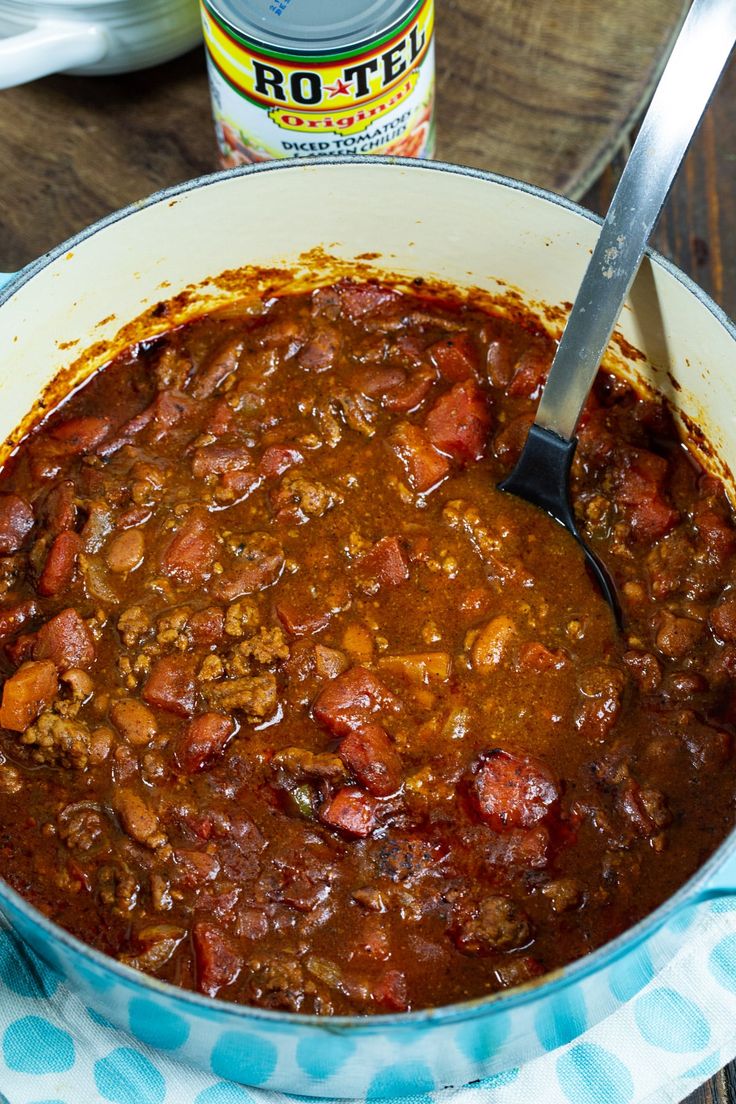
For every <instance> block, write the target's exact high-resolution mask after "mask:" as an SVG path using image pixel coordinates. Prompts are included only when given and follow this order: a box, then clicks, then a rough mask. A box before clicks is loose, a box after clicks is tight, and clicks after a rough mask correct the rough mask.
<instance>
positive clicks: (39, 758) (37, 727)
mask: <svg viewBox="0 0 736 1104" xmlns="http://www.w3.org/2000/svg"><path fill="white" fill-rule="evenodd" d="M18 742H19V743H20V744H22V745H23V747H24V748H26V749H27V751H28V754H29V757H30V759H32V761H33V762H34V763H39V764H43V765H44V766H47V767H66V768H72V769H75V770H84V769H85V767H87V766H89V765H90V762H91V760H92V759H93V758H94V748H95V740H94V738H93V734H92V732H91V731H90V729H89V726H88V725H87V724H85V723H84V721H79V720H71V719H67V718H65V717H60V716H59V715H58V713H54V712H52V711H51V710H47V711H46V712H45V713H42V714H41V716H40V717H39V718H38V720H37V721H36V723H35V724H32V725H31V727H30V728H27V729H26V731H25V732H23V733H21V735H20V736H19V737H18Z"/></svg>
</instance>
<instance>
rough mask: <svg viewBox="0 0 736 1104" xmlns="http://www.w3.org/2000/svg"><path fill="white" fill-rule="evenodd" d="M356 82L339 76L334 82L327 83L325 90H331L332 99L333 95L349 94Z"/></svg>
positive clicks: (330, 96) (330, 97) (329, 97)
mask: <svg viewBox="0 0 736 1104" xmlns="http://www.w3.org/2000/svg"><path fill="white" fill-rule="evenodd" d="M354 84H355V81H344V80H342V79H340V78H339V77H338V79H337V80H336V81H335V83H334V84H326V85H325V92H329V93H330V94H329V96H328V99H330V100H331V99H332V97H333V96H348V95H349V94H350V89H351V88H352V87H353V85H354Z"/></svg>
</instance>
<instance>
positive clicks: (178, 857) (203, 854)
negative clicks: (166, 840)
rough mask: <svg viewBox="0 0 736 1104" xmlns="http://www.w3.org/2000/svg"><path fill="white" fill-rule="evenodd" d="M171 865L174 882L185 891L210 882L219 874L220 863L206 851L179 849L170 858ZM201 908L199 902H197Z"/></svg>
mask: <svg viewBox="0 0 736 1104" xmlns="http://www.w3.org/2000/svg"><path fill="white" fill-rule="evenodd" d="M171 858H172V860H173V863H172V866H173V869H172V876H173V879H174V881H176V883H177V884H178V885H180V886H183V887H184V888H185V889H195V888H196V887H197V886H201V885H204V884H205V883H206V882H212V881H214V880H215V878H216V877H217V875H218V874H219V873H220V863H219V862H218V860H217V858H216V857H215V856H214V855H210V854H209V853H208V852H207V851H190V850H188V849H185V848H179V849H177V850H176V851H174V852H173V854H172V856H171ZM197 904H198V906H199V907H200V908H201V907H202V905H201V901H198V902H197Z"/></svg>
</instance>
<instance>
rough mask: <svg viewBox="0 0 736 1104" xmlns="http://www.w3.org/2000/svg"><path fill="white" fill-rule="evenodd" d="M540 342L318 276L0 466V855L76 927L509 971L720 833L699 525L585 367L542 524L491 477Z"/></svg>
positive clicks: (56, 424)
mask: <svg viewBox="0 0 736 1104" xmlns="http://www.w3.org/2000/svg"><path fill="white" fill-rule="evenodd" d="M553 347H554V346H553V342H552V340H551V338H550V337H549V336H548V335H547V334H546V333H545V331H544V329H543V327H542V326H541V324H540V325H535V324H534V323H533V321H532V320H531V319H530V318H527V319H526V320H523V319H522V318H521V317H519V318H513V317H504V316H503V315H502V314H500V313H498V314H495V313H493V311H491V310H487V309H481V308H480V307H478V306H477V305H474V304H473V302H472V300H468V301H460V300H459V299H458V300H454V299H452V297H450V296H448V297H446V298H444V299H442V298H439V297H437V296H436V295H435V296H431V295H428V294H424V293H423V291H422V288H421V286H417V288H416V290H414V291H411V290H403V291H401V290H398V289H397V288H394V287H391V286H388V285H384V284H381V283H378V282H363V283H359V282H355V281H351V280H349V279H342V280H340V281H338V282H337V283H336V284H334V285H332V286H328V287H321V288H318V289H316V290H314V291H303V292H299V293H294V294H284V295H280V296H274V295H271V296H267V297H264V298H263V299H262V300H253V299H252V300H251V301H250V302H249V304H248V305H246V306H241V307H234V308H229V309H227V310H221V311H215V312H213V313H212V314H210V315H209V316H207V317H203V318H200V319H197V320H194V321H191V322H188V323H187V324H186V325H183V326H180V327H178V328H176V329H173V330H172V331H171V332H169V333H163V334H161V333H159V334H157V335H155V336H153V337H151V338H150V339H149V340H146V341H142V342H138V343H137V344H135V345H134V346H132V347H131V348H129V349H128V350H126V351H125V352H123V353H121V354H119V355H118V356H116V357H115V359H114V360H113V361H112V362H111V363H110V364H109V365H107V366H106V367H105V368H104V369H103V370H102V371H100V372H98V373H97V374H96V375H95V376H94V377H92V378H91V379H90V380H88V381H87V383H86V384H85V385H84V386H82V387H80V388H79V389H78V390H77V391H76V392H75V393H74V395H73V396H72V397H70V398H69V400H68V401H66V402H65V403H63V404H62V405H61V406H60V407H59V408H58V409H57V410H55V411H53V412H52V413H51V414H50V416H48V417H47V418H46V419H45V421H44V423H43V424H42V425H41V426H40V427H37V428H36V429H35V430H34V431H33V432H32V433H31V434H30V435H29V436H28V437H27V438H26V439H25V440H24V441H23V442H22V443H21V444H20V446H19V447H18V449H17V450H16V452H15V453H14V455H13V457H12V458H11V459H10V460H9V461H8V463H7V464H6V466H5V468H4V470H3V473H2V477H1V481H0V593H1V595H2V599H1V601H0V642H1V645H2V656H1V658H0V662H1V664H2V676H3V683H4V685H3V690H2V704H1V705H0V725H1V726H2V728H1V729H0V751H1V753H2V762H0V832H1V833H2V847H1V848H0V872H1V873H2V875H3V876H4V877H5V878H6V879H7V880H8V882H9V883H10V884H11V885H12V886H14V887H15V888H16V889H17V890H19V892H21V893H22V894H23V895H24V896H26V897H27V898H28V899H29V900H30V901H31V902H32V903H33V904H34V905H36V906H37V907H38V908H40V909H41V910H42V911H43V912H44V913H45V914H46V915H48V916H49V917H51V918H52V919H54V920H55V921H56V922H58V923H60V924H61V925H62V926H64V927H65V928H67V929H68V930H69V931H71V932H73V933H74V934H75V935H77V936H79V937H80V938H81V939H83V940H85V941H86V942H88V943H90V944H92V945H94V946H96V947H98V948H99V949H100V950H102V951H104V952H106V953H108V954H110V955H112V956H114V957H116V958H118V959H120V960H121V961H123V962H125V963H127V964H129V965H131V966H134V967H136V968H138V969H140V970H143V971H147V972H149V973H151V974H154V975H156V976H157V977H160V978H163V979H166V980H168V981H171V982H173V983H175V984H177V985H180V986H183V987H185V988H190V989H196V990H199V991H200V992H203V993H206V994H208V995H210V996H218V997H221V998H223V999H226V1000H230V1001H237V1002H242V1003H247V1004H257V1005H260V1006H263V1007H268V1008H275V1009H284V1010H288V1011H294V1012H310V1013H311V1012H316V1013H320V1014H343V1013H351V1012H357V1013H373V1012H393V1011H402V1010H406V1009H410V1008H413V1009H416V1008H422V1007H427V1006H435V1005H442V1004H447V1003H451V1002H454V1001H458V1000H461V999H465V998H468V997H478V996H482V995H483V994H485V993H490V992H494V991H498V990H500V989H506V988H509V987H513V986H514V985H517V984H520V983H522V982H524V981H528V980H530V979H533V978H535V977H539V976H541V975H543V974H544V973H545V972H546V971H548V970H551V969H554V968H557V967H559V966H561V965H563V964H565V963H567V962H569V961H571V960H573V959H575V958H578V957H579V956H581V955H583V954H585V953H587V952H588V951H589V950H591V949H593V948H594V947H596V946H598V945H600V944H602V943H604V942H606V941H607V940H608V939H610V938H612V937H613V936H615V935H617V934H619V933H620V932H622V931H623V930H625V929H626V928H627V927H629V926H630V925H631V924H633V923H634V922H636V921H637V920H638V919H640V918H641V917H643V916H644V915H646V913H648V912H649V911H651V909H653V908H654V907H656V906H657V905H658V904H659V903H660V902H661V901H663V900H664V899H665V898H666V897H668V896H669V895H670V894H671V893H672V892H673V891H674V890H675V889H676V888H677V887H678V886H679V885H680V884H681V883H682V882H683V881H684V880H685V879H686V878H687V877H688V876H690V875H691V874H692V873H693V872H694V871H695V870H696V869H697V868H698V866H700V865H701V863H702V862H703V861H704V859H705V858H706V857H707V856H708V855H709V854H710V853H711V852H712V851H713V849H714V848H715V847H716V846H717V844H718V843H719V842H720V841H721V840H722V839H723V838H724V837H725V835H726V834H727V833H728V831H729V830H730V829H731V827H732V824H733V799H734V780H735V772H734V763H733V721H734V698H733V671H734V668H735V665H736V647H735V644H736V592H734V591H732V580H733V577H734V572H735V571H736V560H735V559H734V553H735V552H736V530H735V529H734V525H733V518H732V515H731V511H730V507H729V505H728V502H727V500H726V497H725V494H724V492H723V487H722V485H721V484H720V483H719V482H718V481H717V480H716V479H714V478H713V477H712V476H710V475H708V474H706V473H705V472H704V471H703V470H702V469H701V468H700V467H699V466H698V464H697V462H696V461H695V459H694V458H693V455H692V454H691V453H690V452H689V451H688V450H687V448H685V447H684V446H683V445H682V444H681V442H680V440H679V437H678V435H677V431H676V429H675V426H674V423H673V421H672V418H671V416H670V414H669V413H668V411H667V408H666V406H665V405H664V404H663V403H662V402H660V401H659V400H657V399H656V398H645V397H642V396H641V395H639V394H637V393H636V392H635V391H634V390H633V388H632V387H631V386H630V385H629V384H627V383H625V382H624V381H622V380H621V379H619V378H617V377H616V376H614V375H612V374H610V373H604V372H601V373H600V374H599V376H598V379H597V382H596V385H595V389H594V393H593V395H592V396H591V399H590V401H589V403H588V405H587V407H586V410H585V413H584V416H583V419H582V421H581V425H580V443H579V447H578V454H577V457H576V460H575V467H574V480H573V494H574V500H575V507H576V512H577V515H578V518H579V522H580V525H581V527H582V528H583V530H584V532H585V534H586V537H587V539H588V540H590V542H591V543H592V544H593V546H594V547H595V549H596V551H597V552H598V554H599V555H600V556H601V557H602V558H603V559H604V560H605V562H606V564H607V566H608V568H609V570H610V571H611V572H612V574H613V575H614V577H615V579H616V582H617V585H618V588H619V592H620V594H621V598H622V602H623V606H624V613H625V619H626V635H625V636H624V637H621V636H619V635H618V634H617V632H616V630H615V626H614V625H613V623H612V620H611V617H610V614H609V611H608V608H607V607H606V605H605V604H604V602H603V601H602V599H601V598H600V596H599V595H598V593H597V591H596V589H595V587H594V586H593V585H592V583H591V582H590V580H589V579H588V577H587V575H586V572H585V568H584V564H583V561H582V557H581V556H580V554H579V550H578V549H577V547H576V546H575V544H574V542H572V540H571V539H570V538H569V536H568V535H567V534H566V533H565V532H564V530H562V529H561V528H560V527H559V526H557V525H556V524H555V523H554V522H552V521H551V520H550V519H548V518H547V517H546V516H545V515H543V514H542V513H541V512H539V511H536V510H534V509H533V508H532V507H530V506H529V505H527V504H526V503H523V502H520V501H519V500H516V499H514V498H511V497H509V496H505V495H502V494H500V493H499V492H498V491H497V490H496V489H495V487H496V484H497V483H498V481H499V480H500V479H501V478H502V477H503V475H504V474H505V473H506V472H507V471H508V470H509V468H510V467H511V465H512V464H513V463H514V461H515V459H516V457H517V455H518V452H519V450H520V448H521V446H522V443H523V440H524V437H525V434H526V431H527V429H528V426H529V424H530V421H531V419H532V416H533V411H534V408H535V405H536V402H537V401H538V398H539V394H540V391H541V387H542V385H543V381H544V378H545V375H546V372H547V370H548V368H549V364H550V362H551V358H552V353H553Z"/></svg>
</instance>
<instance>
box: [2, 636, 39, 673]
mask: <svg viewBox="0 0 736 1104" xmlns="http://www.w3.org/2000/svg"><path fill="white" fill-rule="evenodd" d="M35 646H36V634H35V633H23V635H22V636H16V638H15V640H11V641H9V642H8V643H7V644H6V645H5V654H6V655H7V657H8V659H9V660H10V662H11V663H12V664H13V666H14V667H20V665H21V663H24V662H25V660H27V659H32V658H33V649H34V648H35Z"/></svg>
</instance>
